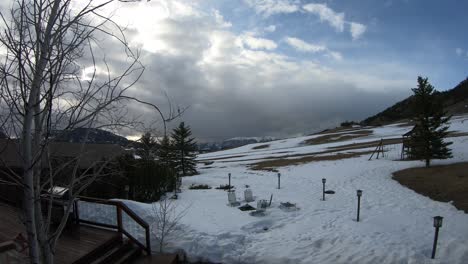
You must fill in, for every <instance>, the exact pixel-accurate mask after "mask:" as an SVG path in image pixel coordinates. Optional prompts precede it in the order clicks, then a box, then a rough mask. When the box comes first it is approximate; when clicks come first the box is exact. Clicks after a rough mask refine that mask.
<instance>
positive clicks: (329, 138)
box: [304, 130, 372, 145]
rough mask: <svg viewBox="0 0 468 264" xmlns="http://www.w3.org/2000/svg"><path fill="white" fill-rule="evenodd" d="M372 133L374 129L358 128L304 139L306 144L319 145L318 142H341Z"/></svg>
mask: <svg viewBox="0 0 468 264" xmlns="http://www.w3.org/2000/svg"><path fill="white" fill-rule="evenodd" d="M369 135H372V130H356V131H350V132H347V133H336V134H329V135H323V136H319V137H316V138H311V139H307V140H306V141H304V144H307V145H318V144H327V143H334V142H340V141H345V140H350V139H355V138H360V137H365V136H369Z"/></svg>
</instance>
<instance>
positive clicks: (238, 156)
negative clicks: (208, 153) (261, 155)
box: [197, 155, 247, 163]
mask: <svg viewBox="0 0 468 264" xmlns="http://www.w3.org/2000/svg"><path fill="white" fill-rule="evenodd" d="M245 156H247V155H234V156H226V157H218V158H216V157H215V158H207V159H200V160H197V162H198V163H204V162H209V161H213V160H223V159H233V158H242V157H245Z"/></svg>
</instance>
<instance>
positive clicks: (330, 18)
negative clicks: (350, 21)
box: [303, 4, 345, 32]
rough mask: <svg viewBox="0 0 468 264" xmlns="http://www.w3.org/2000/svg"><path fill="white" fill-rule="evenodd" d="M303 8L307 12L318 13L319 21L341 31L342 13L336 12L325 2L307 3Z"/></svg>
mask: <svg viewBox="0 0 468 264" xmlns="http://www.w3.org/2000/svg"><path fill="white" fill-rule="evenodd" d="M303 8H304V10H306V11H307V12H309V13H312V14H316V15H318V16H319V17H320V20H321V21H326V22H328V23H329V24H330V25H331V26H332V27H334V28H335V29H336V30H337V31H339V32H343V30H344V23H345V20H344V17H345V14H344V13H337V12H335V11H333V9H331V8H329V7H328V6H327V5H326V4H307V5H304V6H303Z"/></svg>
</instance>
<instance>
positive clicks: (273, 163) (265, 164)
mask: <svg viewBox="0 0 468 264" xmlns="http://www.w3.org/2000/svg"><path fill="white" fill-rule="evenodd" d="M370 153H372V151H364V152H352V153H337V154H334V155H325V156H310V155H309V156H304V157H300V158H293V159H287V158H280V159H272V160H264V161H260V162H257V163H254V164H252V165H250V169H252V170H266V171H277V170H276V168H278V167H286V166H295V165H299V164H305V163H309V162H316V161H330V160H341V159H349V158H354V157H359V156H361V155H367V154H370Z"/></svg>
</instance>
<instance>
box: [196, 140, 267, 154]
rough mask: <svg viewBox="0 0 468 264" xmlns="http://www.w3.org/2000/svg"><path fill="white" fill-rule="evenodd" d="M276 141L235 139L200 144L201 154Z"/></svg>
mask: <svg viewBox="0 0 468 264" xmlns="http://www.w3.org/2000/svg"><path fill="white" fill-rule="evenodd" d="M273 140H276V138H273V137H235V138H230V139H226V140H224V141H221V142H207V143H198V149H199V151H200V152H211V151H217V150H222V149H230V148H237V147H241V146H244V145H248V144H253V143H261V142H268V141H273Z"/></svg>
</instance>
